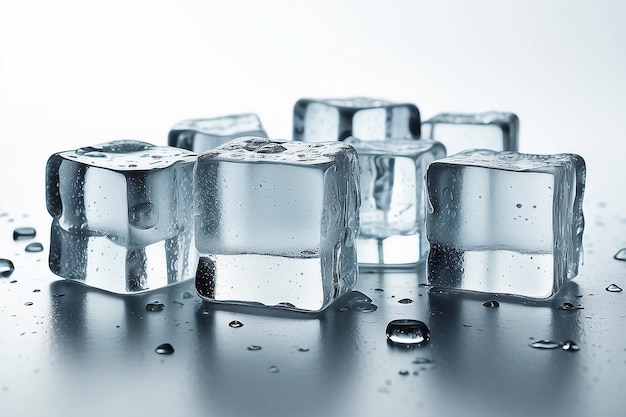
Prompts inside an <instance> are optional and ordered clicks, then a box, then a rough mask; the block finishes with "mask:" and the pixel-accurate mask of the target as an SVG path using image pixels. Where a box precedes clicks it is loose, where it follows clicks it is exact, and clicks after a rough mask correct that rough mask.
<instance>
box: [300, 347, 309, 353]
mask: <svg viewBox="0 0 626 417" xmlns="http://www.w3.org/2000/svg"><path fill="white" fill-rule="evenodd" d="M308 351H309V348H308V347H301V348H298V352H308Z"/></svg>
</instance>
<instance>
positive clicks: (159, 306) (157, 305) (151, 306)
mask: <svg viewBox="0 0 626 417" xmlns="http://www.w3.org/2000/svg"><path fill="white" fill-rule="evenodd" d="M164 309H165V304H163V303H161V302H159V301H153V302H151V303H148V304H146V310H148V311H163V310H164Z"/></svg>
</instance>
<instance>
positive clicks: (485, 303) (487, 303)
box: [483, 300, 500, 308]
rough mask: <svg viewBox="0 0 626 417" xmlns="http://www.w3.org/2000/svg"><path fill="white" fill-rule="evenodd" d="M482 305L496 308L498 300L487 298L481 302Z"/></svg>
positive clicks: (498, 304)
mask: <svg viewBox="0 0 626 417" xmlns="http://www.w3.org/2000/svg"><path fill="white" fill-rule="evenodd" d="M483 305H484V306H485V307H489V308H498V307H500V303H499V302H497V301H496V300H489V301H485V302H484V303H483Z"/></svg>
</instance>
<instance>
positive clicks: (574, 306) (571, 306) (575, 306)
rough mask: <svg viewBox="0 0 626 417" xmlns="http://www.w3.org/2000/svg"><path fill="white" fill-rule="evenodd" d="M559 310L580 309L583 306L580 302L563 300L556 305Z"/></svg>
mask: <svg viewBox="0 0 626 417" xmlns="http://www.w3.org/2000/svg"><path fill="white" fill-rule="evenodd" d="M557 308H558V309H559V310H582V309H584V307H583V306H582V305H580V304H572V303H568V302H565V303H563V304H561V305H560V306H558V307H557Z"/></svg>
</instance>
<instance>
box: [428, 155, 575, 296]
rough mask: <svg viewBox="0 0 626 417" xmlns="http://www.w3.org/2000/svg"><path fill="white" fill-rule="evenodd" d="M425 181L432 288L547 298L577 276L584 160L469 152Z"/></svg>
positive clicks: (434, 167) (435, 167) (432, 169)
mask: <svg viewBox="0 0 626 417" xmlns="http://www.w3.org/2000/svg"><path fill="white" fill-rule="evenodd" d="M426 181H427V191H428V205H429V208H428V211H427V215H426V230H427V237H428V241H429V243H430V251H429V254H428V280H429V282H430V284H431V285H433V286H435V287H444V288H455V289H460V290H469V291H479V292H488V293H506V294H513V295H520V296H524V297H529V298H548V297H551V296H552V295H554V294H555V293H556V292H557V291H558V290H559V288H561V287H562V286H563V285H564V284H565V283H566V282H567V280H568V279H571V278H573V277H575V276H576V275H577V274H578V267H579V263H580V262H582V235H583V229H584V217H583V210H582V199H583V192H584V187H585V162H584V160H583V158H582V157H580V156H578V155H574V154H558V155H529V154H520V153H517V152H495V151H491V150H470V151H464V152H461V153H458V154H455V155H452V156H448V157H446V158H443V159H440V160H437V161H434V162H433V163H432V164H431V165H430V166H429V168H428V170H427V174H426Z"/></svg>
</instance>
